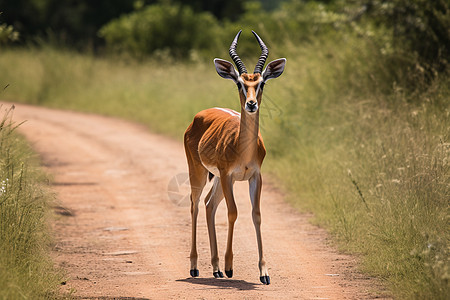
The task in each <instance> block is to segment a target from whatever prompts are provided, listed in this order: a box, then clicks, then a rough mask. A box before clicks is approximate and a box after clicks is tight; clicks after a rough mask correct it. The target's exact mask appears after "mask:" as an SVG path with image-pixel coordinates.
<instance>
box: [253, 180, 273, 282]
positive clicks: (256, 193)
mask: <svg viewBox="0 0 450 300" xmlns="http://www.w3.org/2000/svg"><path fill="white" fill-rule="evenodd" d="M261 187H262V178H261V173H259V172H257V173H255V174H254V175H253V176H252V177H251V178H250V180H249V190H250V199H251V200H252V207H253V209H252V217H253V224H254V225H255V230H256V239H257V241H258V252H259V279H260V280H261V282H262V283H263V284H270V277H269V272H268V270H267V267H266V262H265V260H264V253H263V246H262V237H261Z"/></svg>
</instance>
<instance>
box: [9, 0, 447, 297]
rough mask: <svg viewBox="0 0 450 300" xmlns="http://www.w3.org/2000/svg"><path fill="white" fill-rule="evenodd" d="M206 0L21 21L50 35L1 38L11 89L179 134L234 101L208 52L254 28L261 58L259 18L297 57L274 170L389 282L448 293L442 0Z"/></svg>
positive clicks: (266, 114)
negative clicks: (85, 30)
mask: <svg viewBox="0 0 450 300" xmlns="http://www.w3.org/2000/svg"><path fill="white" fill-rule="evenodd" d="M44 2H45V3H47V2H48V3H50V2H51V1H50V0H48V1H37V0H36V1H34V2H33V3H44ZM125 2H126V1H123V2H121V3H122V4H124V3H125ZM219 2H220V3H221V5H224V4H223V3H222V2H225V1H218V2H217V3H219ZM231 2H232V1H230V3H231ZM80 3H81V2H80ZM127 3H128V2H127ZM205 3H207V1H197V2H195V1H186V2H185V1H183V2H177V1H158V2H146V1H138V2H133V3H132V4H130V6H127V9H122V10H118V11H120V13H115V14H111V15H109V17H107V18H106V17H105V19H104V20H106V21H103V22H102V24H97V25H95V28H96V30H97V31H96V32H97V33H98V36H96V37H92V36H90V35H83V37H78V36H77V35H69V32H70V30H68V29H66V30H65V31H64V30H63V28H58V29H55V27H53V25H49V24H50V23H49V24H47V25H46V23H42V24H41V25H40V27H39V26H38V27H36V28H43V29H42V30H41V31H40V32H39V33H35V34H31V33H28V32H27V31H25V32H21V31H20V30H19V33H20V35H21V36H22V37H23V39H22V40H21V42H22V43H36V41H39V40H41V41H42V39H44V40H46V41H47V42H44V43H43V42H38V43H37V46H26V47H24V46H23V45H22V46H20V45H17V44H13V45H12V46H10V47H9V48H5V47H3V49H2V52H1V53H0V69H1V70H2V72H1V74H0V86H2V87H4V86H7V85H9V86H8V88H7V89H6V90H5V92H4V93H3V95H2V97H3V98H7V99H10V100H14V101H23V102H29V103H34V104H40V105H47V106H52V107H62V108H70V109H77V110H82V111H89V112H96V113H102V114H108V115H114V116H119V117H123V118H127V119H132V120H136V121H138V122H141V123H144V124H147V125H148V126H149V127H150V128H152V129H153V130H154V131H157V132H161V133H165V134H169V135H171V136H173V137H175V138H177V139H180V140H181V137H182V134H183V132H184V129H185V128H186V127H187V125H188V124H189V122H190V121H191V120H192V117H193V115H194V114H195V113H196V112H198V111H199V110H201V109H204V108H208V107H212V106H224V107H231V108H234V109H236V110H239V104H238V101H237V99H238V98H237V93H236V88H235V87H234V86H233V84H232V83H231V81H224V80H223V79H221V78H220V77H219V76H218V75H217V74H216V73H215V70H214V67H213V64H212V59H213V58H214V57H220V58H224V59H228V58H227V56H228V47H229V44H230V42H231V40H232V39H233V37H234V35H235V34H236V32H237V31H238V30H239V29H244V34H243V35H242V36H241V40H240V42H239V46H238V53H239V54H240V55H241V56H242V57H243V59H244V62H245V63H246V65H247V66H248V68H250V69H251V68H252V66H253V65H254V64H255V63H256V60H257V57H258V56H259V51H260V50H259V48H258V45H257V44H256V42H255V40H254V38H253V36H252V35H251V34H250V29H254V30H255V31H257V32H258V34H259V35H260V36H261V37H262V38H263V39H264V41H265V42H266V43H267V44H268V46H269V49H270V53H271V54H270V57H269V60H270V59H276V58H279V57H286V58H287V60H288V62H287V67H286V71H285V73H284V74H283V76H282V77H280V78H279V79H277V80H273V81H270V82H269V83H268V86H267V87H266V88H265V94H264V99H263V105H262V108H261V114H262V115H261V131H262V135H263V137H264V139H265V143H266V146H267V148H268V157H267V159H266V162H265V172H270V173H272V174H273V175H275V177H276V178H278V181H279V184H280V186H283V187H284V189H285V191H287V192H288V195H289V199H290V201H291V202H292V203H293V205H295V206H297V207H298V208H299V209H301V210H307V211H312V212H314V214H315V216H316V218H315V222H316V223H317V224H320V225H321V226H324V227H326V228H327V229H328V230H329V231H330V232H332V233H333V235H334V236H335V237H336V241H337V243H338V245H339V246H340V247H341V248H342V249H343V250H345V251H349V252H351V253H356V254H359V255H360V257H361V267H362V268H363V269H364V270H365V271H367V272H369V273H370V274H373V275H376V276H377V277H378V278H380V279H382V280H384V281H385V282H386V284H387V285H388V286H389V288H390V289H391V291H392V292H393V294H394V295H395V296H397V297H398V298H405V299H410V298H418V299H446V297H447V295H449V294H450V288H449V278H450V274H449V238H450V230H449V226H448V224H449V199H450V180H449V179H450V178H449V174H450V163H449V161H450V141H449V135H450V108H449V107H450V100H449V99H450V80H449V74H448V59H449V45H450V42H449V37H450V32H449V28H450V23H449V22H450V12H449V4H448V2H446V1H444V0H437V1H426V0H412V1H407V0H393V1H383V0H364V1H363V0H354V1H341V0H334V1H333V0H331V1H300V0H286V1H283V2H282V3H281V4H278V5H275V4H274V2H270V1H263V2H248V1H245V2H243V3H242V4H240V5H237V6H235V8H236V10H230V12H228V10H227V9H225V8H221V9H218V7H219V6H214V3H216V2H215V1H212V2H211V4H205ZM217 3H216V4H217ZM226 3H228V2H227V1H226ZM85 5H86V11H90V10H93V11H95V12H96V13H99V10H95V7H96V5H90V4H85ZM105 5H106V4H105ZM208 5H210V6H208ZM217 5H219V4H217ZM112 6H113V5H112ZM0 7H7V6H0ZM39 7H43V6H39ZM62 7H64V6H62ZM218 11H219V12H220V13H218ZM225 12H227V13H225ZM6 15H7V10H6V9H4V15H0V17H4V16H6ZM75 15H76V17H77V18H83V16H84V14H83V13H79V14H75ZM74 17H75V16H74ZM7 24H13V25H14V24H15V23H7ZM17 24H19V23H17ZM88 24H89V23H88V22H87V23H86V22H84V23H83V25H82V26H81V27H85V26H88ZM15 28H16V29H18V28H20V27H19V25H17V27H15ZM93 28H94V27H93ZM30 32H31V31H30ZM49 32H52V33H51V34H49ZM57 32H58V33H57ZM61 32H65V34H67V35H68V36H69V37H70V38H67V39H66V38H62V37H60V36H59V35H60V34H62V33H61ZM62 35H63V36H64V34H62ZM27 36H29V37H27ZM37 37H39V38H37ZM89 39H92V40H96V42H89V41H88V40H89ZM72 40H73V42H72ZM61 41H63V42H61ZM81 41H82V43H85V44H86V45H88V46H86V47H83V46H82V47H80V46H79V43H80V42H81ZM80 49H83V50H84V51H80ZM86 50H88V51H86ZM205 87H207V88H205Z"/></svg>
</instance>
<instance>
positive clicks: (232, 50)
mask: <svg viewBox="0 0 450 300" xmlns="http://www.w3.org/2000/svg"><path fill="white" fill-rule="evenodd" d="M241 32H242V30H239V32H238V33H237V34H236V37H235V38H234V40H233V42H232V43H231V46H230V51H229V52H230V57H231V59H232V60H233V61H234V63H235V65H236V67H237V68H238V71H239V75H241V74H243V73H248V72H247V69H246V68H245V66H244V63H243V62H242V60H241V59H240V58H239V55H237V52H236V47H237V43H238V39H239V36H240V35H241Z"/></svg>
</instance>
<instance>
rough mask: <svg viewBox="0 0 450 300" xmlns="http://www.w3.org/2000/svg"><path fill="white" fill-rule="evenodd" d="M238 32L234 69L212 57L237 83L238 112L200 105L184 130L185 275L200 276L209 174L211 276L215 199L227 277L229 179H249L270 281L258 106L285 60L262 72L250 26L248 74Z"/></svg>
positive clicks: (232, 208)
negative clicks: (224, 230)
mask: <svg viewBox="0 0 450 300" xmlns="http://www.w3.org/2000/svg"><path fill="white" fill-rule="evenodd" d="M241 32H242V30H241V31H239V32H238V34H237V35H236V37H235V38H234V40H233V42H232V43H231V46H230V51H229V52H230V56H231V58H232V59H233V61H234V63H235V64H236V67H237V68H238V71H239V73H238V71H236V69H235V68H234V67H233V65H232V64H231V63H230V62H228V61H226V60H222V59H218V58H216V59H214V64H215V66H216V71H217V73H219V75H220V76H221V77H223V78H227V79H231V80H233V81H234V83H236V84H237V87H238V89H239V98H240V101H241V113H240V114H239V113H238V112H236V111H234V110H231V109H227V108H210V109H206V110H203V111H201V112H199V113H198V114H196V115H195V117H194V120H193V121H192V123H191V124H190V125H189V127H188V128H187V130H186V132H185V134H184V147H185V151H186V157H187V161H188V166H189V180H190V184H191V217H192V248H191V254H190V260H191V270H190V274H191V276H192V277H197V276H199V271H198V268H197V258H198V254H197V245H196V244H197V215H198V205H199V202H200V195H201V193H202V190H203V188H204V186H205V184H206V181H207V178H209V180H211V179H213V178H214V182H213V186H212V188H211V190H210V191H209V193H208V195H207V196H206V198H205V204H206V219H207V224H208V233H209V242H210V248H211V264H212V266H213V275H214V277H216V278H223V273H222V272H221V271H220V268H219V256H218V250H217V240H216V229H215V214H216V210H217V207H218V205H219V203H220V202H221V201H222V199H223V198H224V197H225V200H226V204H227V209H228V238H227V249H226V252H225V274H226V275H227V277H229V278H231V277H232V276H233V250H232V245H233V229H234V223H235V221H236V218H237V207H236V203H235V200H234V196H233V184H234V182H235V181H243V180H248V182H249V191H250V198H251V202H252V217H253V224H254V226H255V230H256V237H257V242H258V251H259V271H260V280H261V282H262V283H263V284H270V277H269V273H268V269H267V266H266V263H265V261H264V255H263V247H262V238H261V212H260V196H261V186H262V180H261V164H262V162H263V159H264V156H265V155H266V149H265V147H264V143H263V140H262V138H261V134H260V132H259V107H260V105H261V98H262V93H263V87H264V84H265V83H266V81H267V80H269V79H272V78H276V77H278V76H280V75H281V74H282V73H283V70H284V66H285V64H286V59H285V58H280V59H277V60H274V61H272V62H270V63H269V64H268V65H267V67H266V69H265V70H264V71H262V69H263V67H264V64H265V62H266V59H267V56H268V54H269V50H268V49H267V47H266V45H265V44H264V42H263V41H262V40H261V38H260V37H259V36H258V35H257V34H256V33H255V32H254V31H252V32H253V34H254V35H255V37H256V39H257V41H258V43H259V46H260V48H261V52H262V53H261V56H260V58H259V60H258V63H257V64H256V67H255V70H254V71H253V74H248V72H247V69H246V68H245V66H244V63H243V62H242V60H241V59H240V58H239V56H238V55H237V53H236V46H237V43H238V39H239V36H240V34H241Z"/></svg>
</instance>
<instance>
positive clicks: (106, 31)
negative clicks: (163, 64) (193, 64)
mask: <svg viewBox="0 0 450 300" xmlns="http://www.w3.org/2000/svg"><path fill="white" fill-rule="evenodd" d="M99 34H100V36H102V37H103V38H105V40H106V43H107V45H108V46H109V47H111V48H112V49H113V50H115V51H118V52H129V53H131V54H133V55H135V56H138V57H142V56H144V55H148V54H154V55H158V54H159V56H167V55H170V56H173V57H176V58H180V59H186V58H187V59H189V58H190V57H191V56H192V55H195V53H194V52H200V53H204V52H208V53H210V54H211V53H214V52H215V51H217V49H219V48H220V47H221V46H222V45H223V44H222V43H223V42H222V39H221V38H220V37H221V35H220V30H219V24H218V22H217V20H216V19H215V17H214V16H213V15H212V14H210V13H207V12H202V13H194V11H193V10H192V9H191V8H190V7H188V6H183V5H180V4H174V5H169V4H155V5H150V6H147V7H144V8H142V9H139V10H137V11H135V12H133V13H130V14H128V15H125V16H122V17H120V18H118V19H116V20H113V21H111V22H110V23H108V24H106V25H105V26H104V27H103V28H101V30H100V32H99Z"/></svg>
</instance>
